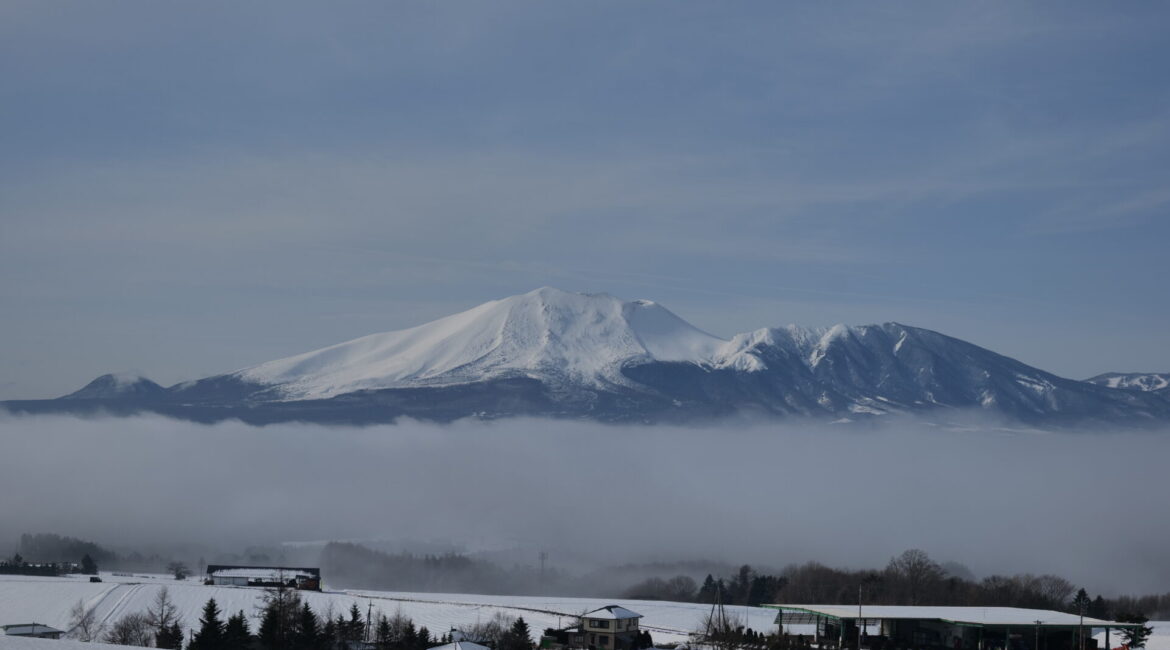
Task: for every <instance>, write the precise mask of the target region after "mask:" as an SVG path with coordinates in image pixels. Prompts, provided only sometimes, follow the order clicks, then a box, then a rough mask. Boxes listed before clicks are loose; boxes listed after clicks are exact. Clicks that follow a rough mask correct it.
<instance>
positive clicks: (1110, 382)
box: [1085, 372, 1170, 392]
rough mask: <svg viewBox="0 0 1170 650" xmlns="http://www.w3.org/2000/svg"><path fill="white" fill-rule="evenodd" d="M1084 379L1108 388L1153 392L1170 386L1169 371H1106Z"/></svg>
mask: <svg viewBox="0 0 1170 650" xmlns="http://www.w3.org/2000/svg"><path fill="white" fill-rule="evenodd" d="M1085 381H1087V382H1089V383H1090V384H1097V385H1098V386H1108V387H1109V388H1125V389H1129V390H1140V391H1147V392H1153V391H1161V390H1166V389H1167V388H1170V372H1107V373H1105V374H1103V375H1097V376H1096V377H1090V378H1089V379H1086V380H1085Z"/></svg>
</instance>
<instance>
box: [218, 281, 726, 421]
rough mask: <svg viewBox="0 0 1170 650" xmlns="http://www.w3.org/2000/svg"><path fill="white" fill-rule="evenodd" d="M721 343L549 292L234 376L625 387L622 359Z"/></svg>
mask: <svg viewBox="0 0 1170 650" xmlns="http://www.w3.org/2000/svg"><path fill="white" fill-rule="evenodd" d="M723 343H724V342H723V341H722V340H721V339H718V338H716V337H714V336H711V335H710V334H707V333H705V332H702V331H700V330H698V329H696V328H695V327H693V326H691V325H690V324H689V323H687V322H686V321H684V320H682V319H681V318H679V317H678V316H675V315H674V314H673V313H671V312H670V311H669V310H667V309H665V308H663V307H661V306H659V305H657V304H655V303H653V302H650V301H647V300H636V301H633V302H623V301H621V300H619V299H617V298H614V297H613V296H609V295H605V294H578V293H568V292H565V291H560V290H557V289H552V288H549V287H543V288H541V289H537V290H536V291H532V292H529V293H526V294H523V295H519V296H512V297H510V298H504V299H503V300H494V301H492V302H488V303H484V304H482V305H480V306H478V307H475V308H473V309H469V310H467V311H465V312H462V313H459V314H455V315H453V316H448V317H446V318H440V319H439V320H436V321H433V322H430V323H427V324H425V325H420V326H418V327H413V328H411V329H407V330H401V331H397V332H386V333H383V334H373V335H371V336H365V337H362V338H359V339H355V340H353V341H347V342H345V343H340V344H338V345H334V346H330V347H327V348H324V349H321V350H315V351H313V352H307V353H305V354H300V355H297V356H293V357H288V358H286V359H279V360H277V361H270V362H268V363H263V364H260V365H258V366H253V367H251V368H246V369H244V370H240V371H238V372H235V373H232V375H231V376H232V377H235V378H237V379H239V380H240V381H241V382H244V383H249V384H257V385H262V386H271V387H276V389H277V390H276V391H275V392H274V394H275V395H279V397H280V398H282V399H324V398H329V397H335V396H337V395H342V394H345V393H352V392H354V391H358V390H377V389H383V388H404V387H419V386H445V385H451V384H465V383H471V382H477V381H484V380H490V379H498V378H505V377H527V378H532V379H539V380H541V381H544V382H549V383H553V384H558V385H579V386H585V387H589V388H604V387H605V386H608V385H610V384H618V385H626V384H629V383H630V382H629V381H628V380H627V379H625V378H624V377H623V376H622V373H621V368H622V366H623V365H624V364H626V363H633V362H641V361H691V362H701V361H702V360H705V359H709V358H710V357H712V356H713V354H714V353H715V351H716V350H717V349H718V348H719V346H720V345H722V344H723Z"/></svg>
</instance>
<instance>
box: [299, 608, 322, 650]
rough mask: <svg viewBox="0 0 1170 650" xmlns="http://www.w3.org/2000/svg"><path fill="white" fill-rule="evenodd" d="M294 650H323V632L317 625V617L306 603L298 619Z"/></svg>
mask: <svg viewBox="0 0 1170 650" xmlns="http://www.w3.org/2000/svg"><path fill="white" fill-rule="evenodd" d="M292 647H293V649H294V650H321V647H322V646H321V632H320V630H319V629H318V625H317V615H316V614H314V613H313V610H312V609H311V608H310V607H309V603H305V604H304V605H303V606H302V607H301V611H300V615H299V616H298V617H297V628H296V634H295V635H294V637H293V643H292Z"/></svg>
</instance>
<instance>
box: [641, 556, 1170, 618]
mask: <svg viewBox="0 0 1170 650" xmlns="http://www.w3.org/2000/svg"><path fill="white" fill-rule="evenodd" d="M1083 591H1084V590H1083V589H1082V590H1078V587H1077V586H1076V585H1074V584H1073V583H1072V582H1069V581H1068V580H1066V579H1064V578H1062V577H1060V576H1056V575H1050V574H1045V575H1033V574H1030V573H1020V574H1015V575H992V576H988V577H986V578H983V579H981V580H980V579H976V578H975V577H974V576H973V575H972V574H971V572H970V571H968V570H967V569H965V568H964V567H962V566H961V565H954V564H951V565H945V566H944V565H942V564H940V563H938V562H936V561H935V560H933V559H931V557H930V556H929V555H928V554H927V553H926V552H925V551H922V550H919V549H910V550H908V551H905V552H903V553H902V554H900V555H897V556H895V557H892V558H890V561H889V563H888V564H887V565H886V567H885V568H884V569H863V570H853V569H839V568H832V567H829V566H826V565H824V564H821V563H819V562H807V563H805V564H797V565H790V566H788V567H787V568H785V569H784V570H783V571H781V572H779V573H777V574H769V573H762V572H757V571H756V570H754V569H752V567H751V566H750V565H746V564H745V565H743V566H741V567H740V568H739V569H738V571H736V572H735V573H733V574H732V575H729V576H724V577H715V576H713V575H711V574H708V575H707V577H706V579H705V580H704V581H703V582H702V584H699V583H697V582H696V581H695V580H694V579H692V578H691V577H689V576H685V575H679V576H675V577H673V578H669V579H663V578H649V579H646V580H643V581H641V582H639V583H638V584H636V585H634V586H632V587H630V588H628V589H626V590H625V592H624V593H623V594H622V596H623V597H626V598H640V599H649V600H676V601H683V602H702V603H713V602H716V600H718V601H720V602H723V603H724V604H728V605H762V604H767V603H825V604H849V605H853V604H857V603H858V602H862V603H865V604H870V605H921V604H930V605H952V606H976V607H1025V608H1031V609H1051V610H1056V611H1063V612H1068V613H1079V612H1081V611H1082V610H1083V612H1084V614H1085V615H1086V616H1091V617H1093V618H1104V619H1111V620H1119V619H1120V618H1121V617H1135V616H1149V617H1154V618H1167V617H1170V593H1167V594H1162V595H1152V596H1140V597H1132V596H1119V597H1114V598H1106V597H1103V596H1100V595H1098V596H1096V597H1095V598H1090V597H1089V596H1088V594H1083V595H1082V592H1083ZM859 599H860V600H859Z"/></svg>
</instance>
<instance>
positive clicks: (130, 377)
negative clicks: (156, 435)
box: [61, 373, 167, 400]
mask: <svg viewBox="0 0 1170 650" xmlns="http://www.w3.org/2000/svg"><path fill="white" fill-rule="evenodd" d="M166 394H167V391H166V389H165V388H163V387H162V386H159V385H158V384H156V383H154V382H153V381H151V380H149V379H147V378H146V377H143V376H142V375H137V374H132V373H111V374H108V375H102V376H101V377H98V378H97V379H95V380H93V381H91V382H89V383H88V384H86V385H85V386H84V387H82V388H81V389H80V390H77V391H74V392H72V393H69V394H68V395H66V396H64V397H62V398H61V399H98V400H134V399H158V398H161V397H163V396H165V395H166Z"/></svg>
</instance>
